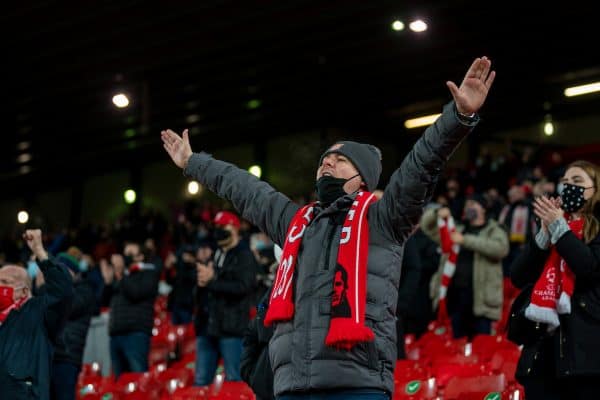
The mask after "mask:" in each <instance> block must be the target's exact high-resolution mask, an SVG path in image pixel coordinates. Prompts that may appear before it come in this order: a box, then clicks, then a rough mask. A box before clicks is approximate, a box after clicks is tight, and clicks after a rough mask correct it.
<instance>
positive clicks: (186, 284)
mask: <svg viewBox="0 0 600 400" xmlns="http://www.w3.org/2000/svg"><path fill="white" fill-rule="evenodd" d="M196 251H197V248H196V246H194V245H184V246H183V247H182V249H181V252H180V254H179V255H178V256H177V257H175V262H168V263H166V264H165V265H166V267H167V271H166V281H167V283H168V284H169V285H171V292H169V299H168V303H167V309H168V310H169V311H170V312H171V322H172V323H173V324H174V325H182V324H183V325H184V324H188V323H190V322H192V317H193V313H194V288H195V287H196Z"/></svg>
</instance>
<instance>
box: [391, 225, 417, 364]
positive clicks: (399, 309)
mask: <svg viewBox="0 0 600 400" xmlns="http://www.w3.org/2000/svg"><path fill="white" fill-rule="evenodd" d="M421 269H422V266H421V258H420V256H419V248H418V247H417V242H416V241H415V237H414V236H411V237H410V238H408V240H407V241H406V244H405V245H404V254H403V255H402V269H401V273H400V286H399V287H398V301H397V305H396V338H397V341H396V343H397V345H398V356H397V357H398V360H402V359H405V358H406V351H405V349H404V334H405V333H406V332H405V330H406V328H405V327H406V320H407V318H408V315H409V313H410V305H411V303H412V302H413V300H414V298H415V296H416V294H417V290H418V288H419V280H420V279H421Z"/></svg>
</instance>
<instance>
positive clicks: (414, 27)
mask: <svg viewBox="0 0 600 400" xmlns="http://www.w3.org/2000/svg"><path fill="white" fill-rule="evenodd" d="M408 27H409V28H410V30H411V31H413V32H425V31H426V30H427V24H426V23H425V21H423V20H421V19H418V20H416V21H413V22H411V23H410V24H408Z"/></svg>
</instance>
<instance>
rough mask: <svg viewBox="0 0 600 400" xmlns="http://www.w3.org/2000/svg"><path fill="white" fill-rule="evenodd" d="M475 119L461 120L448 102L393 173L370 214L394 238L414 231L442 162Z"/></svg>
mask: <svg viewBox="0 0 600 400" xmlns="http://www.w3.org/2000/svg"><path fill="white" fill-rule="evenodd" d="M478 122H479V120H478V118H476V119H475V120H474V121H473V122H471V123H466V122H463V121H462V120H460V119H459V117H458V115H457V111H456V107H455V105H454V102H450V103H448V104H447V105H446V106H445V107H444V112H443V113H442V115H441V116H440V117H439V118H438V119H437V120H436V121H435V123H434V124H433V125H431V126H429V127H428V128H427V130H425V133H424V134H423V136H422V137H421V138H420V139H419V141H417V143H415V145H414V147H413V149H412V150H411V151H410V153H408V155H407V156H406V158H405V159H404V161H403V162H402V164H401V165H400V168H398V169H397V170H396V172H394V174H393V175H392V177H391V178H390V183H389V184H388V186H387V187H386V189H385V191H384V193H383V197H382V198H381V200H380V201H378V202H377V203H375V204H374V205H373V207H372V208H374V212H370V213H369V214H370V216H371V217H374V218H375V219H376V221H377V222H376V223H377V224H378V225H379V226H381V227H382V228H383V229H385V230H387V231H388V232H390V234H392V237H393V238H395V240H397V241H399V242H403V241H404V240H405V239H406V238H407V237H408V236H409V235H410V233H411V232H412V231H413V229H414V227H415V225H416V224H417V223H418V222H419V218H420V217H421V213H422V210H423V206H424V205H425V204H426V202H428V201H429V199H430V198H431V196H432V194H433V190H434V188H435V185H436V183H437V181H438V177H439V176H440V173H441V171H442V168H443V167H444V164H445V163H446V161H447V160H448V159H449V158H450V156H451V155H452V154H453V153H454V150H456V148H457V147H458V146H459V145H460V143H461V142H462V140H463V139H464V138H465V137H466V136H467V134H468V133H469V132H470V131H471V130H472V128H473V127H474V126H475V125H476V124H477V123H478Z"/></svg>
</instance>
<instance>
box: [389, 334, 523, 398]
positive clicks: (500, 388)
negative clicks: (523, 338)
mask: <svg viewBox="0 0 600 400" xmlns="http://www.w3.org/2000/svg"><path fill="white" fill-rule="evenodd" d="M405 346H406V351H407V357H408V359H407V360H401V361H398V363H397V364H396V369H395V372H394V377H395V392H394V400H425V399H445V400H453V399H461V400H462V399H480V400H484V399H485V400H522V399H523V398H524V396H523V388H522V387H521V386H520V385H519V384H518V383H517V382H516V380H515V371H516V366H517V362H518V359H519V356H520V349H519V347H517V346H516V345H515V344H514V343H512V342H510V341H508V340H507V339H506V338H505V337H504V336H500V335H494V336H492V335H479V336H476V337H475V338H474V339H473V342H472V343H470V342H468V341H467V340H466V338H465V339H453V338H452V337H451V335H450V331H449V329H448V327H440V326H436V325H435V324H432V325H431V327H430V330H429V331H428V332H427V333H425V334H424V335H423V336H422V337H421V338H420V339H419V340H415V338H414V336H411V335H408V336H407V337H406V341H405Z"/></svg>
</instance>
